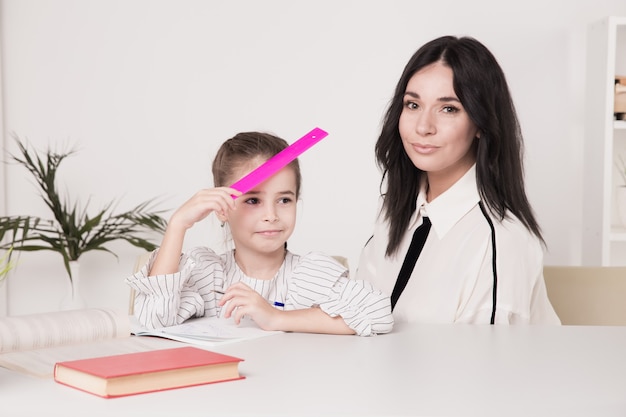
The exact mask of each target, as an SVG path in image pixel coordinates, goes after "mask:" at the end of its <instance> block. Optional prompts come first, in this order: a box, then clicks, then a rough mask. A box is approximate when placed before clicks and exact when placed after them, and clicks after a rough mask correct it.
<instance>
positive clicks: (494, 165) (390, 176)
mask: <svg viewBox="0 0 626 417" xmlns="http://www.w3.org/2000/svg"><path fill="white" fill-rule="evenodd" d="M438 61H441V62H443V63H444V64H445V65H447V66H448V67H450V68H451V69H452V72H453V74H454V75H453V78H454V79H453V86H454V91H455V93H456V95H457V97H458V98H459V100H460V101H461V104H462V105H463V107H464V108H465V110H466V111H467V113H468V115H469V117H470V119H471V120H472V121H473V122H474V124H475V125H476V127H477V128H478V131H479V132H480V139H475V140H477V144H476V146H475V148H476V181H477V186H478V192H479V194H480V198H481V199H482V200H483V201H484V203H485V205H486V206H487V208H488V209H489V211H490V212H491V214H492V215H493V216H495V217H496V218H498V219H499V220H503V219H504V218H505V217H506V215H507V210H508V211H510V212H511V213H512V214H513V215H515V216H516V217H517V218H518V219H519V220H520V221H521V222H522V223H523V224H524V226H525V227H526V228H527V229H528V230H529V231H530V232H531V233H533V234H534V235H536V236H537V237H538V238H539V239H540V240H541V241H542V242H543V238H542V236H541V229H540V227H539V224H538V223H537V220H536V219H535V216H534V213H533V210H532V208H531V207H530V203H529V202H528V198H527V197H526V191H525V187H524V168H523V137H522V133H521V129H520V125H519V122H518V119H517V114H516V111H515V106H514V105H513V100H512V98H511V94H510V92H509V88H508V85H507V82H506V77H505V76H504V73H503V71H502V69H501V68H500V65H499V64H498V62H497V61H496V59H495V57H494V56H493V54H492V53H491V52H490V51H489V50H488V49H487V48H486V47H485V46H484V45H483V44H481V43H480V42H478V41H477V40H475V39H473V38H470V37H461V38H457V37H454V36H444V37H441V38H437V39H435V40H432V41H430V42H428V43H427V44H425V45H424V46H422V47H421V48H420V49H419V50H417V52H415V54H414V55H413V56H412V57H411V59H410V60H409V62H408V63H407V65H406V67H405V68H404V71H403V72H402V76H401V77H400V80H399V81H398V84H397V86H396V90H395V93H394V96H393V98H392V100H391V103H390V106H389V108H388V110H387V113H386V114H385V117H384V119H383V126H382V129H381V133H380V136H379V137H378V141H377V142H376V148H375V152H376V161H377V163H378V166H379V168H380V169H381V170H382V172H383V177H382V180H381V192H382V189H383V186H384V185H386V190H385V191H384V202H383V206H382V214H383V215H384V218H385V220H386V221H388V222H389V241H388V244H387V250H386V254H387V256H390V255H393V254H395V253H396V251H397V250H398V246H399V245H400V242H401V241H402V237H403V236H404V234H405V233H406V230H407V228H408V225H409V221H410V219H411V216H412V215H413V213H414V212H415V209H416V200H417V194H418V192H419V184H420V181H421V178H422V176H423V175H424V174H425V172H424V171H422V170H420V169H418V168H416V167H415V165H413V162H411V160H410V159H409V157H408V155H407V154H406V152H405V150H404V147H403V145H402V139H401V138H400V132H399V129H398V123H399V120H400V115H401V114H402V109H403V101H404V94H405V92H406V87H407V84H408V82H409V80H410V78H411V77H412V76H413V74H415V73H416V72H417V71H419V70H420V69H422V68H424V67H426V66H428V65H430V64H432V63H435V62H438Z"/></svg>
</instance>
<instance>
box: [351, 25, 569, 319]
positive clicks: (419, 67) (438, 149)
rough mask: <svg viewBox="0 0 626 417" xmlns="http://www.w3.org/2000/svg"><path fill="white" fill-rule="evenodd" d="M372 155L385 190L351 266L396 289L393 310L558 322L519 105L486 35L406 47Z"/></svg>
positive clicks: (420, 315) (411, 315)
mask: <svg viewBox="0 0 626 417" xmlns="http://www.w3.org/2000/svg"><path fill="white" fill-rule="evenodd" d="M376 158H377V162H378V164H379V166H380V168H381V169H382V171H383V181H382V182H381V188H382V186H383V184H385V185H386V190H385V193H384V194H383V195H382V196H381V199H380V207H379V210H380V211H379V215H378V218H377V223H376V226H375V229H374V235H373V236H372V238H370V240H369V241H368V243H367V244H366V246H365V248H364V249H363V252H362V255H361V259H360V262H359V267H358V269H357V273H356V277H357V278H358V279H362V280H367V281H369V282H372V283H373V284H374V285H375V286H377V287H378V288H380V289H381V290H383V291H386V292H388V293H389V294H391V301H392V308H393V309H394V310H393V313H394V317H395V319H396V321H415V322H433V323H491V324H494V323H505V324H507V323H508V324H513V323H550V324H559V323H560V322H559V319H558V317H557V315H556V314H555V312H554V310H553V308H552V306H551V305H550V302H549V300H548V297H547V293H546V288H545V283H544V280H543V247H542V243H543V239H542V236H541V232H540V228H539V225H538V224H537V221H536V219H535V217H534V214H533V211H532V209H531V207H530V204H529V202H528V200H527V198H526V194H525V190H524V179H523V169H522V135H521V131H520V127H519V124H518V120H517V116H516V112H515V108H514V106H513V102H512V99H511V95H510V93H509V89H508V86H507V83H506V80H505V76H504V74H503V72H502V69H501V68H500V66H499V64H498V63H497V61H496V59H495V58H494V56H493V55H492V54H491V52H489V50H488V49H487V48H486V47H485V46H484V45H482V44H481V43H480V42H478V41H476V40H475V39H472V38H467V37H464V38H456V37H452V36H444V37H441V38H438V39H435V40H433V41H431V42H429V43H427V44H425V45H424V46H423V47H421V48H420V49H419V50H418V51H417V52H416V53H415V54H414V55H413V57H411V59H410V60H409V62H408V63H407V65H406V67H405V68H404V72H403V73H402V76H401V78H400V80H399V82H398V84H397V87H396V90H395V94H394V96H393V99H392V101H391V104H390V107H389V109H388V110H387V113H386V116H385V119H384V123H383V127H382V131H381V133H380V136H379V138H378V141H377V143H376ZM422 225H423V226H424V227H420V226H422ZM417 229H419V231H417ZM414 235H415V238H413V236H414ZM412 241H413V243H411V242H412ZM420 241H421V242H420ZM420 251H421V254H420ZM405 255H406V256H405Z"/></svg>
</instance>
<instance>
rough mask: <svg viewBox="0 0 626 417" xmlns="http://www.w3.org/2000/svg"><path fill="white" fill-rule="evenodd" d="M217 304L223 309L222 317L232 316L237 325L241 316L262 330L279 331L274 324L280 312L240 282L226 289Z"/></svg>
mask: <svg viewBox="0 0 626 417" xmlns="http://www.w3.org/2000/svg"><path fill="white" fill-rule="evenodd" d="M218 304H219V306H221V307H224V308H225V313H224V317H225V318H229V317H231V316H232V317H233V319H234V320H235V323H237V324H239V323H240V322H241V319H242V318H243V316H248V317H250V318H251V319H252V320H253V321H254V322H255V323H256V324H257V325H258V326H259V327H260V328H261V329H263V330H280V329H277V328H275V325H274V323H275V322H276V320H277V318H278V315H279V314H280V313H281V311H280V310H277V309H276V308H274V307H273V306H272V305H270V304H269V303H268V302H267V300H266V299H265V298H263V297H261V295H260V294H259V293H257V292H256V291H254V290H253V289H252V288H250V287H248V286H247V285H246V284H244V283H242V282H238V283H236V284H233V285H231V286H230V287H228V289H227V290H226V292H225V293H224V295H223V296H222V299H221V300H220V302H219V303H218Z"/></svg>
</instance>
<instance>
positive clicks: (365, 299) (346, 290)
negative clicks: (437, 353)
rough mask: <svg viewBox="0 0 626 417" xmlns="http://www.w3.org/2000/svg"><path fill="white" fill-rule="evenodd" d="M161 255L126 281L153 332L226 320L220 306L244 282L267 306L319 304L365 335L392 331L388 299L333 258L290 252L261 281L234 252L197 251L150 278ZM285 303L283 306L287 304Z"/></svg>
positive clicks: (137, 312)
mask: <svg viewBox="0 0 626 417" xmlns="http://www.w3.org/2000/svg"><path fill="white" fill-rule="evenodd" d="M155 257H156V251H155V253H153V254H152V256H151V258H150V260H149V261H148V263H147V264H146V265H144V266H143V267H142V268H141V270H140V271H139V272H137V273H136V274H134V275H132V276H130V277H129V278H127V279H126V283H127V284H128V285H130V286H131V287H132V288H134V289H135V290H136V291H137V295H136V296H135V315H136V316H137V318H138V320H139V322H140V323H141V324H142V325H143V326H146V327H148V328H156V327H165V326H172V325H176V324H180V323H182V322H183V321H185V320H187V319H188V318H190V317H201V316H217V317H221V314H222V309H221V308H220V307H219V306H218V305H217V303H218V302H219V300H220V298H221V297H222V295H221V294H220V293H218V292H215V291H214V290H217V291H225V290H226V289H227V288H228V287H229V286H230V285H232V284H234V283H236V282H243V283H244V284H246V285H248V286H249V287H251V288H252V289H253V290H254V291H256V292H258V293H259V294H260V295H261V296H262V297H263V298H265V299H266V300H268V302H270V303H272V304H274V305H277V307H276V308H281V309H284V310H296V309H304V308H309V307H312V306H319V307H320V308H321V309H322V310H323V311H324V312H326V313H327V314H329V315H330V316H331V317H336V316H341V317H342V319H343V320H344V321H345V322H346V324H347V325H348V326H349V327H350V328H351V329H352V330H354V331H355V333H356V334H358V335H360V336H370V335H374V334H379V333H388V332H390V331H391V329H392V327H393V316H392V315H391V303H390V300H389V297H388V296H387V295H385V294H383V293H382V292H381V291H379V290H377V289H376V288H374V287H373V286H372V285H371V284H370V283H368V282H364V281H357V280H352V279H348V270H347V269H346V268H345V267H344V266H342V265H341V264H339V263H338V262H337V261H336V260H335V259H333V258H332V257H330V256H328V255H325V254H322V253H319V252H311V253H309V254H307V255H304V256H300V255H295V254H293V253H291V252H289V251H287V253H286V256H285V260H284V262H283V264H282V265H281V267H280V269H279V270H278V272H277V274H276V276H275V277H274V278H273V279H271V280H261V279H256V278H252V277H249V276H246V275H245V274H244V273H243V271H242V270H241V269H240V268H239V266H238V265H237V263H236V262H235V258H234V251H229V252H227V253H224V254H222V255H218V254H216V253H215V252H214V251H213V250H211V249H209V248H206V247H196V248H194V249H192V250H191V251H189V252H188V253H184V254H182V255H181V258H180V263H179V272H176V273H174V274H166V275H156V276H148V271H149V270H150V268H151V267H152V263H153V262H154V259H155ZM283 305H284V306H283Z"/></svg>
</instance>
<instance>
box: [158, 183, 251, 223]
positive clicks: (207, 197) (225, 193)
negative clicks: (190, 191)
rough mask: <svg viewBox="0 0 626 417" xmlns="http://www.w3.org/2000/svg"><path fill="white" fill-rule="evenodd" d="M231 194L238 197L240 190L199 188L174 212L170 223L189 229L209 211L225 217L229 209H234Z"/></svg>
mask: <svg viewBox="0 0 626 417" xmlns="http://www.w3.org/2000/svg"><path fill="white" fill-rule="evenodd" d="M232 195H234V196H237V197H239V196H240V195H241V192H240V191H238V190H235V189H234V188H230V187H217V188H208V189H203V190H200V191H198V192H197V193H196V194H195V195H194V196H193V197H191V198H190V199H189V200H187V201H186V202H185V203H184V204H183V205H182V206H180V207H179V208H178V209H177V210H176V211H175V212H174V214H173V215H172V217H171V219H170V224H172V223H174V224H177V225H178V226H180V227H182V228H184V229H189V228H191V227H192V226H193V225H194V224H195V223H196V222H198V221H200V220H202V219H204V218H205V217H206V216H208V215H209V214H211V212H216V214H218V215H220V216H222V217H225V216H226V213H228V211H229V210H234V209H235V200H234V199H233V198H232Z"/></svg>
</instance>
